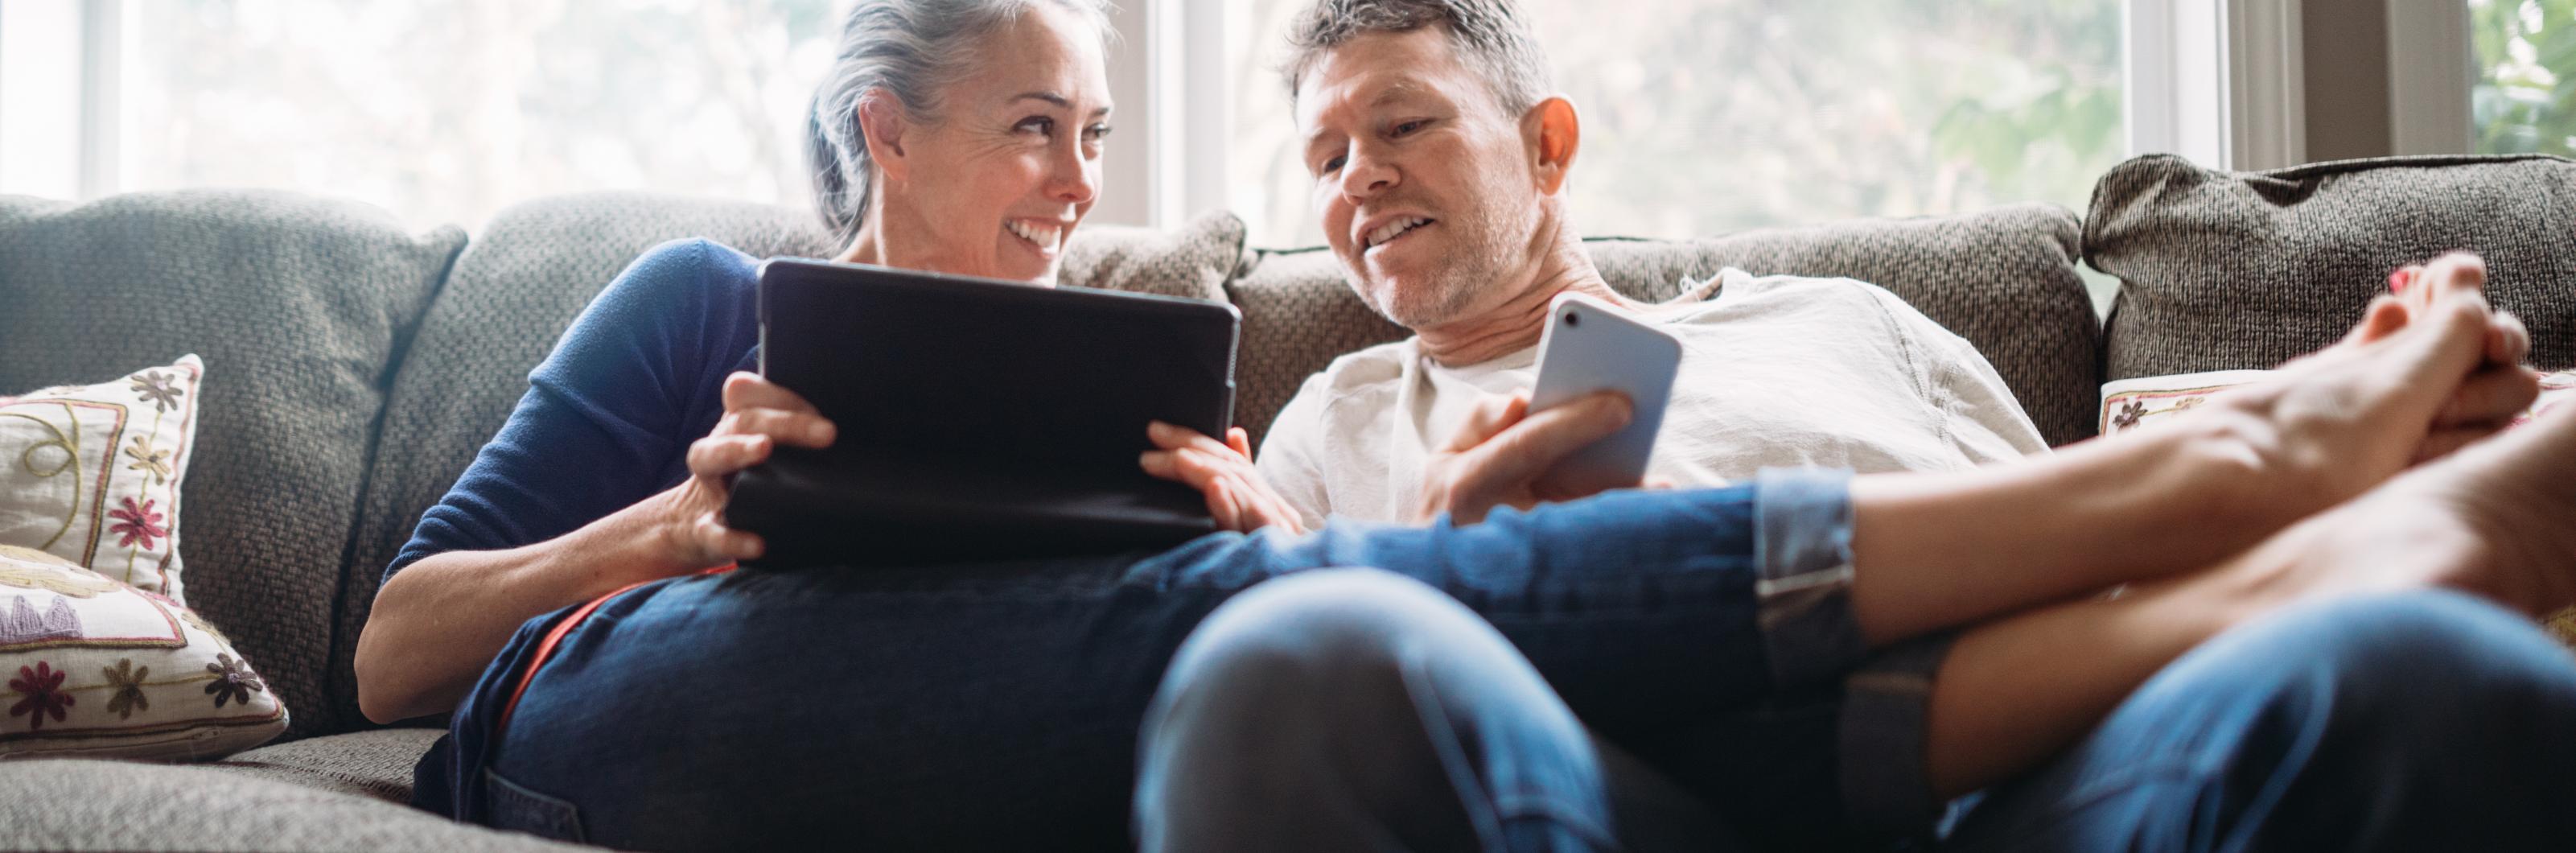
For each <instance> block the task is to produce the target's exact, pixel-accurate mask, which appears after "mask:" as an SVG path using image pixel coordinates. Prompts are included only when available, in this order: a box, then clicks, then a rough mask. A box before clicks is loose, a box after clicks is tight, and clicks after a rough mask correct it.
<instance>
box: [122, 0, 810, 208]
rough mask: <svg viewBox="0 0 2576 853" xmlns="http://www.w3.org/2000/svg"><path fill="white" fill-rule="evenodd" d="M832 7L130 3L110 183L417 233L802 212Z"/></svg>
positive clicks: (784, 1)
mask: <svg viewBox="0 0 2576 853" xmlns="http://www.w3.org/2000/svg"><path fill="white" fill-rule="evenodd" d="M835 5H836V4H835V3H834V0H725V2H712V0H447V2H436V3H429V2H418V0H351V2H331V3H311V2H285V0H150V2H142V3H130V4H127V6H126V7H125V8H126V12H125V14H124V16H123V23H122V27H123V29H124V34H123V36H124V47H123V50H122V51H121V61H120V66H121V67H120V69H119V74H120V77H121V83H120V99H119V100H120V104H119V113H120V121H119V134H118V136H119V139H120V145H119V148H120V150H119V151H118V156H117V159H118V163H119V170H120V178H121V179H120V181H119V183H120V185H121V186H122V188H124V189H133V190H141V189H165V188H175V187H193V186H260V187H278V188H286V189H294V190H300V191H306V192H316V193H323V194H328V195H335V196H344V197H353V198H357V199H361V200H364V201H367V202H371V203H374V204H377V205H381V206H384V207H386V208H388V209H390V210H392V211H394V212H395V213H396V214H398V215H400V216H401V217H402V218H403V219H404V220H406V221H408V222H410V223H412V224H413V225H415V226H421V227H425V226H429V225H433V224H439V223H458V224H464V225H469V226H470V225H475V224H479V223H481V222H482V221H484V220H485V219H487V218H488V217H489V216H490V215H491V214H492V213H493V212H494V211H495V210H498V209H500V208H502V207H506V206H508V205H509V204H511V203H514V202H519V201H525V200H527V199H531V198H536V197H539V196H543V195H549V194H554V193H563V192H574V191H581V190H591V189H603V188H649V189H653V190H658V191H666V192H675V193H688V194H695V195H711V196H722V197H728V198H737V199H744V200H748V201H759V202H771V203H780V204H789V205H793V206H797V207H802V206H804V205H805V204H807V199H808V197H809V196H808V193H809V190H808V189H807V180H808V179H807V176H806V174H805V149H804V141H803V140H804V132H805V106H806V103H807V100H808V99H809V98H810V97H811V96H812V94H813V91H814V85H815V83H816V82H817V81H819V80H820V79H822V76H823V73H824V71H825V70H826V69H827V68H828V67H829V65H830V62H831V50H832V37H833V36H834V35H836V34H837V32H838V27H839V23H840V22H839V20H838V19H837V17H836V16H834V14H833V10H834V8H835Z"/></svg>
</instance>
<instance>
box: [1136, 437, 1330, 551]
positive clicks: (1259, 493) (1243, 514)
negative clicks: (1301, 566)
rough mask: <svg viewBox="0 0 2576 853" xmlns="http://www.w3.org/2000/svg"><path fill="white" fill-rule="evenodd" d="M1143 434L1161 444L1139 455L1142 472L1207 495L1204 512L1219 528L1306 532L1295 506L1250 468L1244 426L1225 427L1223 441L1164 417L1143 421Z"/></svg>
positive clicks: (1259, 473) (1248, 448)
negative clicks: (1175, 423)
mask: <svg viewBox="0 0 2576 853" xmlns="http://www.w3.org/2000/svg"><path fill="white" fill-rule="evenodd" d="M1145 436H1146V437H1147V438H1151V439H1153V441H1154V446H1155V447H1158V448H1162V449H1160V450H1148V451H1145V455H1144V456H1143V457H1141V458H1139V459H1138V460H1137V462H1138V464H1141V465H1143V466H1144V468H1145V473H1147V474H1152V475H1154V476H1156V477H1161V478H1163V479H1166V480H1172V481H1176V482H1180V483H1183V484H1187V485H1188V486H1189V487H1190V488H1193V489H1197V490H1199V494H1202V495H1206V496H1207V503H1208V514H1210V515H1213V516H1216V523H1217V526H1218V527H1222V528H1224V529H1227V530H1233V531H1237V532H1242V533H1250V532H1252V531H1254V530H1258V529H1260V528H1263V527H1278V528H1281V529H1284V530H1286V531H1288V532H1290V533H1304V532H1306V525H1305V522H1304V518H1303V517H1302V516H1299V515H1298V514H1297V510H1296V508H1295V507H1292V506H1289V505H1288V499H1286V498H1282V497H1280V496H1279V493H1278V492H1276V491H1273V490H1272V489H1271V488H1270V483H1269V481H1266V480H1263V479H1261V472H1260V471H1259V470H1256V469H1254V468H1253V467H1252V440H1251V436H1250V435H1248V434H1246V433H1245V432H1244V431H1243V428H1242V427H1233V428H1230V429H1227V430H1226V431H1225V442H1224V443H1222V444H1220V443H1218V442H1217V440H1216V439H1213V438H1209V437H1207V435H1205V434H1203V433H1201V432H1199V431H1198V430H1194V429H1190V428H1188V427H1180V426H1173V425H1171V424H1167V423H1163V422H1162V421H1155V422H1153V423H1151V424H1148V425H1146V427H1145Z"/></svg>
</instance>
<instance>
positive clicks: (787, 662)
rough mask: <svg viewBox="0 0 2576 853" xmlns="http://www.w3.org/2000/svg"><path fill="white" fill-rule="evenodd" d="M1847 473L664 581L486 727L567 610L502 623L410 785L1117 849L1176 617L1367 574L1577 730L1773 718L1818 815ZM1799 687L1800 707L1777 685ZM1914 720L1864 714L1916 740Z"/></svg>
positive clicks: (935, 843)
mask: <svg viewBox="0 0 2576 853" xmlns="http://www.w3.org/2000/svg"><path fill="white" fill-rule="evenodd" d="M1842 482H1843V480H1842V477H1841V475H1835V474H1808V475H1795V476H1771V477H1767V478H1766V479H1764V480H1763V481H1761V482H1758V483H1756V484H1751V485H1745V486H1739V487H1733V488H1726V489H1716V490H1706V491H1691V492H1629V493H1614V494H1609V495H1603V496H1600V497H1597V498H1593V499H1590V500H1585V501H1580V502H1575V503H1571V504H1564V505H1557V506H1549V507H1543V508H1541V509H1539V510H1537V511H1533V512H1529V513H1517V512H1508V511H1506V512H1500V513H1496V514H1495V515H1494V516H1493V517H1492V518H1490V519H1488V520H1487V521H1486V522H1485V523H1483V524H1479V525H1474V526H1470V527H1463V528H1453V527H1449V526H1447V525H1445V524H1444V525H1438V526H1434V527H1430V528H1427V529H1418V528H1400V527H1388V526H1375V525H1365V524H1349V523H1341V522H1336V523H1334V524H1331V525H1328V526H1327V527H1326V528H1325V529H1323V530H1321V531H1318V532H1315V533H1312V534H1309V535H1307V536H1303V537H1283V536H1275V535H1270V534H1262V535H1255V536H1238V535H1231V534H1226V535H1216V536H1210V537H1206V538H1203V539H1200V540H1198V541H1195V542H1192V543H1190V544H1188V545H1185V546H1182V547H1181V548H1179V549H1176V550H1173V551H1171V552H1168V553H1164V554H1159V555H1152V556H1145V557H1129V558H1119V559H1100V560H1090V561H1068V562H1055V563H1045V564H1018V565H987V566H972V567H939V568H925V569H919V570H876V569H869V570H821V571H800V572H763V571H754V570H744V571H739V572H734V573H731V574H727V575H717V576H700V577H690V578H680V579H673V580H666V581H661V582H656V583H653V584H649V585H646V586H644V587H641V588H638V589H635V590H633V591H630V592H627V593H624V594H622V595H618V596H615V597H613V598H611V599H610V600H608V601H607V602H605V603H604V604H603V605H601V606H600V607H599V608H598V609H597V610H596V611H595V612H594V613H592V614H591V615H590V616H589V617H588V618H587V619H585V620H583V621H581V622H580V623H579V624H577V625H575V626H573V627H572V628H571V629H570V630H569V631H568V632H566V633H565V634H564V635H563V636H562V638H561V640H560V643H559V644H558V645H557V646H556V647H555V648H554V651H553V653H552V656H551V657H550V658H548V659H547V660H546V662H545V664H544V665H543V666H542V667H540V668H538V670H537V671H536V672H535V674H534V675H533V676H532V677H529V678H527V687H526V690H525V693H524V695H523V696H521V698H519V699H518V701H517V704H516V706H515V709H514V710H512V711H510V716H509V720H508V723H507V725H506V726H502V725H501V724H500V718H501V716H502V713H503V710H504V709H505V708H508V707H510V697H511V696H512V694H513V692H514V691H515V690H516V689H517V688H518V686H519V684H520V682H521V681H522V678H523V676H525V675H526V672H527V669H528V663H529V662H530V659H531V658H533V657H535V650H536V648H537V647H538V646H539V645H540V642H539V641H540V639H541V638H542V637H544V636H545V635H546V634H547V633H548V632H549V631H551V630H552V629H553V628H554V627H555V626H556V624H557V623H558V622H559V621H561V620H562V619H564V617H565V613H557V614H553V615H550V616H547V617H541V618H539V619H536V620H532V621H531V622H530V623H528V625H526V626H525V627H523V628H522V630H521V631H520V632H519V634H518V636H517V637H516V638H515V639H513V641H512V642H511V643H510V645H509V646H508V647H507V648H506V649H505V650H504V651H503V653H502V654H501V655H500V656H499V657H498V658H497V659H496V660H495V661H494V662H493V663H492V665H491V666H490V667H489V668H488V669H487V670H486V671H485V673H484V676H483V678H482V680H481V681H480V682H479V683H478V684H477V686H476V687H475V689H474V690H473V692H472V693H471V694H470V695H469V696H468V697H467V699H466V700H465V701H464V702H463V703H462V704H461V705H460V706H459V707H458V709H457V711H456V713H455V715H454V718H453V725H452V729H451V732H450V738H449V739H448V740H446V741H444V742H443V744H444V745H443V746H442V747H441V748H440V749H439V750H437V751H435V752H433V753H432V755H430V756H429V757H428V758H426V759H424V760H423V762H422V765H421V768H420V774H419V775H420V780H419V781H420V785H419V786H418V788H417V790H418V793H417V794H416V797H418V798H419V800H420V802H421V804H422V805H424V806H426V807H429V808H433V809H436V810H439V811H443V812H447V813H450V814H453V815H455V816H457V817H460V818H462V819H467V820H473V821H477V822H484V823H489V824H492V825H496V826H501V827H505V828H513V829H524V830H529V831H533V832H537V833H540V834H545V835H549V836H554V837H561V838H577V839H581V840H586V841H589V842H592V843H597V844H606V845H611V846H616V847H626V848H662V849H678V848H706V847H745V846H754V847H758V846H779V845H810V844H816V843H826V842H828V843H833V844H839V845H855V846H867V847H873V848H879V849H942V850H952V849H1049V850H1067V849H1122V848H1125V847H1127V846H1128V845H1129V844H1130V843H1131V842H1130V838H1131V836H1130V831H1129V811H1130V807H1131V797H1132V793H1133V790H1134V782H1135V779H1136V759H1137V750H1138V735H1137V733H1138V729H1139V726H1140V725H1141V722H1142V720H1143V718H1144V715H1145V710H1146V707H1147V705H1148V703H1149V702H1150V701H1151V699H1152V697H1153V695H1154V692H1155V688H1156V686H1157V684H1158V683H1159V682H1160V681H1161V680H1162V678H1163V673H1164V669H1165V667H1166V664H1167V663H1168V662H1169V660H1170V658H1171V655H1172V652H1173V651H1174V650H1175V649H1176V648H1178V647H1179V646H1180V644H1181V642H1182V640H1183V639H1184V638H1185V637H1186V636H1187V635H1188V634H1189V632H1190V631H1191V629H1193V628H1194V627H1196V626H1197V625H1198V623H1199V621H1200V620H1201V618H1203V617H1204V616H1205V615H1206V614H1207V613H1208V612H1209V611H1211V610H1213V609H1215V608H1216V607H1217V606H1218V605H1219V604H1220V603H1222V602H1224V601H1225V600H1226V599H1227V598H1229V597H1231V596H1233V595H1234V594H1236V593H1238V592H1240V591H1242V590H1244V589H1246V588H1248V587H1251V586H1253V585H1254V584H1256V583H1259V582H1261V581H1263V580H1267V579H1270V578H1273V577H1278V576H1281V575H1286V574H1289V573H1293V572H1297V571H1302V570H1307V569H1314V568H1320V567H1330V566H1375V567H1379V568H1382V569H1384V570H1387V571H1390V572H1394V573H1398V574H1401V575H1403V576H1405V577H1409V578H1412V579H1414V580H1417V581H1419V582H1421V583H1423V584H1426V585H1428V586H1430V587H1432V588H1434V589H1437V590H1439V591H1440V592H1442V593H1445V594H1446V595H1447V596H1448V597H1450V598H1452V599H1454V600H1456V601H1458V602H1462V603H1463V604H1464V606H1466V607H1468V608H1470V609H1472V611H1473V612H1474V613H1476V614H1477V615H1478V616H1479V617H1481V618H1482V619H1483V620H1485V621H1486V622H1487V623H1488V624H1491V625H1493V626H1494V627H1495V628H1496V629H1497V630H1499V631H1500V632H1501V634H1502V636H1504V637H1506V638H1508V639H1509V642H1511V643H1512V644H1513V645H1514V646H1516V647H1517V648H1518V649H1519V650H1520V651H1521V653H1522V654H1525V655H1526V656H1527V660H1528V661H1530V663H1531V664H1533V665H1535V666H1536V668H1537V670H1538V671H1539V672H1541V673H1543V674H1544V675H1545V677H1546V679H1547V682H1548V685H1549V687H1550V688H1551V690H1552V691H1553V693H1554V695H1556V696H1559V697H1562V698H1563V700H1564V701H1565V702H1566V703H1568V704H1570V705H1572V706H1573V707H1574V708H1576V709H1577V710H1578V711H1580V712H1581V713H1583V715H1584V719H1585V721H1586V723H1588V724H1589V726H1590V729H1591V730H1592V731H1595V732H1599V733H1600V734H1601V735H1602V736H1603V737H1606V738H1610V739H1613V740H1623V739H1631V738H1633V742H1634V743H1636V744H1640V745H1642V746H1641V747H1640V748H1641V750H1642V749H1652V748H1654V745H1655V744H1656V743H1657V738H1659V737H1662V736H1664V733H1667V732H1673V731H1677V730H1684V729H1691V728H1694V727H1698V726H1700V724H1704V723H1706V722H1707V721H1710V720H1715V719H1720V718H1729V717H1730V715H1734V714H1736V713H1737V712H1741V711H1746V710H1747V709H1754V710H1756V711H1764V710H1765V709H1774V708H1784V707H1786V708H1791V711H1789V712H1787V713H1785V714H1784V715H1782V716H1781V717H1780V718H1779V724H1778V726H1777V727H1775V728H1774V729H1772V730H1770V731H1768V732H1765V733H1764V734H1763V735H1762V737H1759V738H1754V739H1752V740H1754V741H1755V742H1757V743H1758V745H1760V746H1761V747H1762V749H1763V751H1764V752H1766V753H1768V754H1776V755H1779V756H1784V757H1794V758H1795V759H1796V760H1794V761H1786V762H1780V763H1781V764H1782V765H1783V772H1782V775H1779V776H1776V777H1773V778H1766V779H1762V780H1759V783H1758V784H1754V785H1749V786H1747V787H1749V788H1754V789H1758V792H1759V794H1760V795H1761V796H1764V797H1767V798H1769V799H1772V800H1775V801H1777V802H1780V803H1783V804H1788V805H1786V806H1784V808H1793V811H1794V810H1800V809H1802V810H1803V811H1794V813H1795V814H1796V815H1810V816H1814V817H1815V818H1816V819H1820V820H1829V819H1831V818H1832V817H1833V816H1834V815H1836V814H1838V813H1839V806H1838V802H1839V800H1838V795H1837V785H1838V783H1839V781H1840V780H1839V779H1838V775H1837V773H1836V772H1835V771H1834V763H1833V761H1832V758H1831V757H1832V756H1833V754H1834V753H1835V749H1836V747H1835V743H1836V739H1835V737H1836V725H1835V722H1834V720H1835V716H1836V710H1835V709H1836V707H1837V706H1836V705H1835V703H1833V701H1832V698H1831V694H1832V693H1834V692H1835V691H1834V690H1833V689H1831V687H1830V685H1832V684H1833V683H1835V679H1837V678H1838V677H1839V676H1840V675H1841V674H1842V673H1845V672H1847V671H1849V670H1850V669H1851V668H1852V667H1853V666H1854V665H1856V664H1857V663H1859V661H1860V659H1861V652H1862V649H1861V643H1860V638H1859V635H1858V633H1857V631H1856V630H1855V629H1854V628H1853V627H1852V625H1851V622H1850V619H1849V614H1848V610H1847V609H1846V608H1845V606H1844V597H1843V595H1842V590H1843V589H1844V588H1845V587H1846V586H1847V584H1848V579H1849V570H1848V565H1847V563H1845V562H1843V559H1844V558H1843V557H1842V555H1843V554H1844V553H1845V552H1846V550H1847V549H1846V547H1845V546H1846V543H1847V541H1848V526H1847V523H1846V520H1845V518H1844V516H1845V515H1846V514H1847V512H1848V509H1847V504H1846V503H1845V501H1844V498H1843V491H1842ZM854 547H863V544H854ZM1816 685H1826V689H1823V690H1811V688H1813V687H1815V686H1816ZM1799 691H1810V692H1812V693H1813V694H1814V695H1813V696H1812V701H1811V702H1808V704H1803V705H1800V704H1796V703H1787V704H1784V703H1783V702H1781V701H1780V697H1782V696H1784V695H1789V696H1801V697H1804V696H1807V695H1808V694H1806V693H1800V692H1799ZM1801 701H1806V700H1804V699H1802V700H1801ZM1891 707H1900V708H1901V707H1904V703H1902V702H1897V703H1894V704H1893V705H1892V706H1891ZM1766 712H1767V711H1766ZM1911 713H1914V714H1915V715H1916V716H1917V717H1918V719H1917V720H1916V721H1915V722H1914V723H1910V724H1909V723H1902V722H1899V723H1895V724H1891V725H1886V726H1883V728H1887V729H1891V730H1905V729H1909V728H1910V729H1913V730H1918V731H1919V729H1920V725H1919V708H1916V709H1915V710H1914V711H1913V712H1911ZM1898 775H1899V776H1906V777H1908V778H1919V777H1920V772H1919V769H1918V770H1916V771H1913V772H1912V773H1911V774H1910V775H1909V774H1898Z"/></svg>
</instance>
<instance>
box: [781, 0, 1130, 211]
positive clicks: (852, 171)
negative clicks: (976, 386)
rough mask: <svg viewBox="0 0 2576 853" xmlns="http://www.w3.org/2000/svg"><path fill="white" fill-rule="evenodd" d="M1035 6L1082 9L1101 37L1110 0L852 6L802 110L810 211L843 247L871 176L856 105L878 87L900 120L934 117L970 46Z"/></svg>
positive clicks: (902, 0)
mask: <svg viewBox="0 0 2576 853" xmlns="http://www.w3.org/2000/svg"><path fill="white" fill-rule="evenodd" d="M1039 3H1052V4H1054V5H1056V6H1057V7H1060V8H1063V9H1067V10H1070V11H1072V12H1074V13H1076V14H1078V15H1081V16H1082V17H1083V18H1084V19H1086V20H1089V21H1090V22H1091V23H1092V24H1093V25H1094V26H1096V27H1098V28H1099V30H1100V35H1101V39H1102V40H1103V41H1104V42H1106V41H1107V40H1108V38H1109V35H1110V29H1109V2H1108V0H859V4H858V5H857V6H855V7H852V8H851V9H850V15H849V17H848V18H847V19H845V20H844V22H843V23H842V25H841V44H840V47H839V48H838V49H837V50H835V51H834V52H833V59H832V71H831V73H830V74H829V75H827V76H825V77H824V78H823V85H822V86H821V87H820V88H818V89H816V90H815V91H814V103H813V105H812V107H810V108H809V109H808V110H807V112H806V114H805V131H806V154H807V159H809V160H810V161H811V165H812V166H813V169H814V208H815V210H816V211H818V212H820V213H821V214H823V224H824V225H825V226H827V227H829V228H831V229H832V233H834V234H835V235H838V236H839V237H840V239H841V244H842V245H844V246H847V245H849V244H850V243H851V242H853V241H855V240H857V239H858V236H859V229H860V227H861V226H862V225H864V224H865V223H866V222H867V218H868V191H869V188H870V187H871V186H873V185H874V184H875V182H876V166H875V164H874V163H872V162H870V160H869V157H868V142H867V137H866V136H865V135H864V134H862V133H860V132H859V104H860V103H861V102H864V101H866V100H867V99H868V98H869V96H870V93H872V92H883V93H885V94H887V95H890V96H892V97H893V98H894V100H895V101H896V102H897V103H899V104H901V105H902V107H903V110H904V115H905V116H906V117H907V118H910V119H912V120H913V121H916V122H922V123H931V122H935V121H937V120H938V117H939V115H940V109H941V107H942V106H943V105H942V104H941V103H940V102H939V96H940V93H942V92H945V91H947V89H948V86H949V85H950V84H952V83H955V82H957V81H958V80H961V79H964V78H965V77H966V76H967V74H968V73H970V72H971V71H972V70H973V68H974V65H975V60H976V58H977V56H978V54H979V51H978V50H977V48H978V47H980V46H982V44H983V42H984V40H985V39H986V38H988V37H990V36H992V35H993V33H995V32H998V31H1000V30H1001V29H1002V27H1004V26H1005V25H1008V24H1009V23H1011V22H1012V21H1015V20H1018V19H1019V17H1020V15H1022V14H1024V13H1026V12H1027V11H1028V10H1029V9H1030V7H1033V6H1035V5H1037V4H1039Z"/></svg>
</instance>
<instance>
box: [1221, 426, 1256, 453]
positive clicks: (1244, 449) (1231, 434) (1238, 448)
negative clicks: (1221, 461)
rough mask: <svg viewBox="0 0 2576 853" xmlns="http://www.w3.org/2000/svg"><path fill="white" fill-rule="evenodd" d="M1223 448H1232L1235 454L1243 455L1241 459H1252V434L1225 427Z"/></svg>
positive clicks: (1241, 429) (1236, 428)
mask: <svg viewBox="0 0 2576 853" xmlns="http://www.w3.org/2000/svg"><path fill="white" fill-rule="evenodd" d="M1225 446H1226V447H1229V448H1233V450H1234V452H1236V453H1240V454H1243V458H1245V459H1250V458H1252V433H1249V432H1246V431H1244V429H1243V428H1242V427H1226V428H1225Z"/></svg>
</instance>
